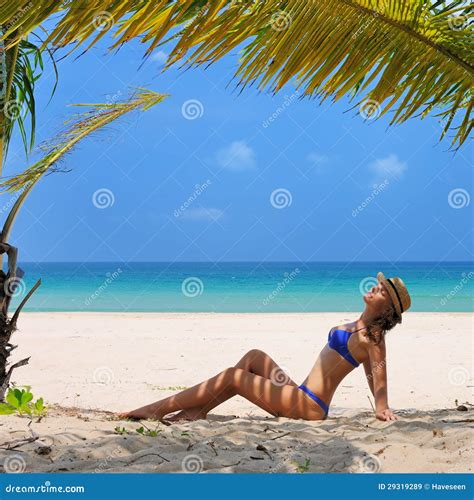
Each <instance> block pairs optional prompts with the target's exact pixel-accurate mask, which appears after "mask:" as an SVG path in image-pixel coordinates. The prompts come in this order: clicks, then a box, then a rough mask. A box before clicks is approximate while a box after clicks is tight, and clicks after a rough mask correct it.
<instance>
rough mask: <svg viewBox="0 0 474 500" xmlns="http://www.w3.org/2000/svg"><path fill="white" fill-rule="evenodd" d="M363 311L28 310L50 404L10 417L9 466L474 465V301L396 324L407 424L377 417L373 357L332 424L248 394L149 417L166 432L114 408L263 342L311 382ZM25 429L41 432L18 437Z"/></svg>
mask: <svg viewBox="0 0 474 500" xmlns="http://www.w3.org/2000/svg"><path fill="white" fill-rule="evenodd" d="M357 317H358V313H351V312H341V313H333V312H331V313H307V314H300V313H298V314H296V313H272V314H240V313H239V314H232V313H229V314H220V313H216V314H212V313H132V312H130V313H77V312H73V313H24V314H23V315H22V316H21V317H20V321H19V325H18V326H19V330H18V331H17V332H16V333H15V334H14V336H13V338H12V340H13V343H14V344H18V348H17V349H16V351H14V356H12V358H13V360H19V359H22V358H23V357H26V356H31V360H30V363H29V365H28V366H26V367H22V368H19V369H18V370H16V371H15V372H14V375H13V381H14V382H15V383H16V384H17V385H29V386H31V387H32V392H33V393H34V395H35V398H37V397H40V396H41V397H44V398H45V401H46V402H47V404H48V405H49V408H50V409H49V413H48V415H47V416H46V417H44V418H42V419H41V421H40V422H37V421H33V423H32V424H31V425H28V424H29V419H27V418H24V417H19V416H14V415H10V416H2V419H1V423H0V442H1V443H3V444H2V449H0V465H1V464H3V468H4V469H5V470H6V469H7V468H8V467H9V468H10V469H11V468H12V465H11V464H12V463H15V464H19V468H20V469H21V470H22V471H26V472H46V471H62V472H80V471H84V472H85V471H88V472H94V471H101V472H127V471H128V472H182V471H186V472H197V471H202V472H252V471H255V472H351V471H352V472H470V471H472V464H473V462H474V460H473V459H474V452H473V448H472V442H473V437H474V432H473V425H472V420H473V419H472V406H471V403H472V402H473V401H472V387H473V382H472V352H473V351H472V347H473V344H472V339H473V336H472V330H473V324H472V315H471V314H470V313H457V312H450V313H434V312H426V313H423V312H408V313H406V314H405V315H404V317H403V324H402V325H399V326H398V327H397V328H395V329H394V330H392V331H391V332H389V333H388V336H387V361H388V368H387V370H388V388H389V402H390V406H391V407H392V408H393V409H394V410H395V411H396V412H398V414H399V416H400V417H401V419H400V420H399V421H396V422H381V421H378V420H376V419H375V417H374V415H373V411H372V408H371V401H372V404H373V398H372V395H371V393H370V390H369V388H368V386H367V383H366V381H365V376H364V371H363V369H362V368H359V369H357V370H354V371H353V372H352V373H350V374H349V376H348V377H347V378H346V379H345V380H344V381H343V382H342V384H341V386H340V387H339V389H338V391H337V392H336V394H335V396H334V399H333V401H332V403H331V409H330V412H329V418H328V419H327V420H326V421H323V422H305V421H301V420H298V421H297V420H289V419H285V418H274V417H272V416H270V415H268V414H266V413H265V412H264V411H263V410H260V409H259V408H257V407H255V406H254V405H253V404H251V403H250V402H248V401H246V400H245V399H242V398H240V397H235V398H233V399H231V400H229V401H227V402H226V403H224V404H222V405H221V406H219V407H217V408H216V409H215V410H214V411H213V412H212V413H211V414H210V415H209V419H208V420H200V421H196V422H187V423H180V424H174V425H172V426H164V425H162V424H159V425H158V426H157V425H156V424H155V423H153V422H149V423H146V422H145V424H146V426H147V427H149V428H150V429H151V430H157V431H158V432H157V435H156V436H150V435H141V434H139V433H138V432H137V429H139V428H140V427H141V426H142V424H140V423H134V422H126V421H118V420H116V419H115V417H114V415H113V413H112V412H117V411H125V410H130V409H132V408H135V407H137V406H140V405H143V404H146V403H149V402H151V401H154V400H157V399H161V398H163V397H166V396H168V395H171V394H174V393H176V391H178V390H181V389H183V388H186V387H190V386H192V385H195V384H196V383H198V382H200V381H202V380H204V379H206V378H209V377H211V376H213V375H215V374H216V373H218V372H219V371H221V370H222V369H224V368H226V367H228V366H232V365H234V364H235V363H236V362H237V361H238V360H239V359H240V358H241V357H242V356H243V355H244V354H245V353H246V352H247V351H248V350H250V349H255V348H258V349H262V350H264V351H266V352H267V353H268V354H269V355H270V356H272V357H273V359H274V360H275V361H276V362H277V363H278V364H279V365H280V366H281V367H282V368H284V369H285V371H286V372H287V373H288V375H289V376H290V377H291V378H292V379H293V380H295V381H296V382H298V383H301V382H302V381H303V379H304V378H305V377H306V375H307V374H308V372H309V370H310V369H311V367H312V365H313V363H314V361H315V359H316V357H317V355H318V353H319V351H320V350H321V349H322V347H323V346H324V344H325V342H326V340H327V333H328V330H329V329H330V328H331V327H332V326H334V325H340V324H343V323H346V322H348V321H353V320H355V319H356V318H357ZM369 396H370V397H369ZM461 410H464V411H461ZM116 428H118V429H116ZM25 438H30V440H31V442H28V443H23V444H22V443H21V442H20V445H19V446H18V447H16V446H14V445H12V444H11V443H12V441H16V440H20V441H21V440H22V439H25ZM8 443H9V444H8ZM12 446H13V449H11V448H12ZM6 448H10V449H9V450H7V449H6ZM12 457H14V458H15V460H16V462H14V460H13V458H12ZM308 460H309V462H308ZM5 464H6V465H5ZM193 468H195V469H197V470H193ZM11 471H12V470H7V472H11Z"/></svg>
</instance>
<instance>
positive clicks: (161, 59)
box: [150, 50, 168, 64]
mask: <svg viewBox="0 0 474 500" xmlns="http://www.w3.org/2000/svg"><path fill="white" fill-rule="evenodd" d="M150 59H151V60H152V61H156V62H158V63H160V64H165V62H166V61H167V60H168V54H167V53H166V52H163V51H162V50H158V51H157V52H153V54H152V55H151V56H150Z"/></svg>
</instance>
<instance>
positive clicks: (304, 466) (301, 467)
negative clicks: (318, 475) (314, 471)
mask: <svg viewBox="0 0 474 500" xmlns="http://www.w3.org/2000/svg"><path fill="white" fill-rule="evenodd" d="M293 463H294V464H295V466H296V472H299V473H303V472H308V471H309V465H310V464H311V460H310V459H309V458H307V459H306V460H305V461H304V463H303V464H300V463H299V462H297V461H296V460H294V461H293Z"/></svg>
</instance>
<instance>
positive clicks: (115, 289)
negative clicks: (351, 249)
mask: <svg viewBox="0 0 474 500" xmlns="http://www.w3.org/2000/svg"><path fill="white" fill-rule="evenodd" d="M19 267H20V268H21V269H22V270H23V271H24V272H25V275H24V277H23V278H22V280H21V281H20V282H19V286H18V289H17V292H16V296H15V297H14V299H13V303H12V307H11V310H12V311H13V309H14V308H15V307H16V305H18V303H19V302H20V301H21V300H22V298H23V297H24V296H25V294H26V293H27V292H28V290H29V289H30V288H31V287H32V286H33V285H34V283H35V282H36V280H38V279H39V278H41V280H42V284H41V286H40V287H39V289H38V290H37V291H36V292H35V293H34V295H33V296H32V297H31V298H30V300H29V301H28V303H27V304H26V306H25V308H24V311H28V312H59V311H63V312H80V311H84V312H86V311H95V312H229V313H231V312H240V313H244V312H262V313H263V312H334V311H359V310H362V308H363V300H362V295H363V293H365V292H367V291H368V290H369V289H370V288H371V287H372V286H373V285H374V284H375V283H376V278H375V275H376V273H377V272H378V271H382V272H383V273H384V274H385V275H386V276H387V277H390V276H400V277H401V278H402V279H403V280H404V282H405V283H406V285H407V287H408V290H409V291H410V294H411V296H412V307H411V309H410V311H420V312H421V311H425V312H472V311H473V305H474V300H473V298H474V294H473V292H474V284H473V281H474V280H473V278H474V271H473V270H472V262H454V261H453V262H398V263H396V264H393V263H387V262H357V263H353V262H218V263H204V262H180V263H169V262H131V263H130V262H129V263H127V262H87V263H84V262H82V263H80V262H47V263H38V262H24V263H20V264H19Z"/></svg>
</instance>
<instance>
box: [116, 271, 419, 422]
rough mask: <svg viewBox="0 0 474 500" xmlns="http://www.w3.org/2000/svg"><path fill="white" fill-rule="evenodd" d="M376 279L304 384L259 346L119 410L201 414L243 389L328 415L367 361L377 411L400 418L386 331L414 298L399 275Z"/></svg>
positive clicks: (265, 404) (293, 414)
mask: <svg viewBox="0 0 474 500" xmlns="http://www.w3.org/2000/svg"><path fill="white" fill-rule="evenodd" d="M377 281H378V284H377V285H376V286H374V287H373V288H372V289H371V290H370V291H369V292H368V293H367V294H366V295H365V296H364V302H365V309H364V312H363V313H362V314H361V316H360V318H359V319H358V320H357V321H354V322H353V323H348V324H346V325H343V326H338V327H335V328H332V329H331V330H330V332H329V336H328V343H327V344H326V345H325V346H324V348H323V350H322V351H321V353H320V354H319V356H318V359H317V360H316V363H315V364H314V366H313V368H312V370H311V371H310V373H309V375H308V376H307V377H306V379H305V380H304V382H303V383H302V384H301V385H300V386H298V384H296V383H295V382H293V380H291V379H289V378H287V380H286V381H285V382H284V383H283V384H282V383H281V381H280V382H279V381H278V378H279V375H281V374H283V373H284V372H283V370H282V369H281V368H280V367H279V366H278V365H277V364H276V363H275V362H274V361H273V360H272V359H271V358H270V356H268V355H267V354H265V353H264V352H262V351H259V350H256V349H255V350H252V351H249V352H248V353H247V354H246V355H245V356H244V357H243V358H242V359H241V360H240V361H239V362H238V363H237V364H236V365H235V366H233V367H231V368H227V369H226V370H224V371H222V372H221V373H219V374H218V375H216V376H215V377H212V378H210V379H209V380H206V381H205V382H202V383H200V384H198V385H195V386H194V387H191V388H189V389H186V390H184V391H182V392H180V393H178V394H176V395H174V396H170V397H168V398H165V399H162V400H161V401H157V402H156V403H152V404H150V405H148V406H143V407H142V408H138V409H136V410H133V411H131V412H128V413H123V414H121V415H120V416H121V417H123V418H133V419H141V418H154V419H159V420H162V419H163V418H164V417H165V416H166V415H168V414H169V413H173V412H176V411H178V410H180V412H179V413H178V414H176V415H173V416H172V417H171V418H168V419H167V420H170V421H177V420H197V419H201V418H206V415H207V414H208V412H209V411H211V410H212V409H213V408H215V407H216V406H218V405H219V404H221V403H223V402H224V401H226V400H227V399H229V398H231V397H233V396H236V395H239V396H243V397H244V398H246V399H248V400H249V401H251V402H252V403H254V404H256V405H257V406H259V407H260V408H263V409H264V410H265V411H267V412H268V413H270V414H272V415H274V416H281V417H288V418H295V419H304V420H323V419H325V418H326V417H327V414H328V410H329V404H330V402H331V400H332V397H333V395H334V393H335V391H336V389H337V387H338V385H339V384H340V383H341V381H342V380H343V379H344V377H345V376H346V375H347V374H348V373H350V372H351V371H352V370H353V369H354V368H355V367H357V366H359V364H361V363H362V364H363V365H364V370H365V373H366V376H367V382H368V384H369V387H370V390H371V391H372V394H373V395H374V398H375V414H376V417H377V418H378V419H379V420H396V419H397V418H398V417H396V415H395V414H394V413H393V412H392V410H390V408H389V406H388V398H387V371H386V352H385V333H386V332H387V331H388V330H391V329H392V328H393V327H394V326H395V325H396V324H397V323H401V322H402V313H403V312H405V311H406V310H407V309H408V308H409V307H410V305H411V300H410V295H409V294H408V290H407V289H406V287H405V284H404V283H403V281H402V280H401V279H400V278H385V276H384V275H383V274H382V273H378V274H377ZM275 379H277V380H275Z"/></svg>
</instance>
